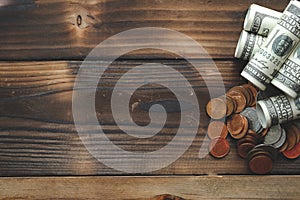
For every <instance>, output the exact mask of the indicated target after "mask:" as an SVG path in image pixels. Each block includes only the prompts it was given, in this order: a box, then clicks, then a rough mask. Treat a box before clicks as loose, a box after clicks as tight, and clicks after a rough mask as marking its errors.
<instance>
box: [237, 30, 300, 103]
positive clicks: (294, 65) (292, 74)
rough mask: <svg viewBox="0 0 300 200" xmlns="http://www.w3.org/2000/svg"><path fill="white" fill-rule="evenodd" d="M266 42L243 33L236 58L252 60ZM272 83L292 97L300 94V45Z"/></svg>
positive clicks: (263, 39) (264, 38)
mask: <svg viewBox="0 0 300 200" xmlns="http://www.w3.org/2000/svg"><path fill="white" fill-rule="evenodd" d="M265 40H266V37H263V36H260V35H255V34H253V33H249V32H246V31H242V33H241V36H240V39H239V41H238V44H237V47H236V51H235V57H236V58H239V59H243V60H250V59H251V58H252V57H253V56H254V55H255V53H256V52H257V51H258V50H259V49H260V48H261V45H262V43H263V42H264V41H265ZM271 83H272V84H273V85H274V86H276V87H277V88H278V89H279V90H281V91H283V92H284V93H286V94H287V95H289V96H290V97H293V98H296V97H297V94H298V93H300V43H298V45H297V47H296V48H295V49H294V50H293V52H292V53H291V54H290V56H289V57H288V59H287V60H286V61H285V62H284V63H283V65H282V67H281V68H280V69H279V71H278V73H277V74H276V75H275V77H274V79H273V80H272V81H271Z"/></svg>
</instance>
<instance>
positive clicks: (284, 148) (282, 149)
mask: <svg viewBox="0 0 300 200" xmlns="http://www.w3.org/2000/svg"><path fill="white" fill-rule="evenodd" d="M288 145H289V143H288V142H287V140H285V143H284V144H283V145H282V146H281V147H280V149H279V151H280V152H283V151H285V150H286V149H287V147H288Z"/></svg>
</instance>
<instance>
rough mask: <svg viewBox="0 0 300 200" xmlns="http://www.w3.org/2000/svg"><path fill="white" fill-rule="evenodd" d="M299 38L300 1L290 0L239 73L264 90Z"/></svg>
mask: <svg viewBox="0 0 300 200" xmlns="http://www.w3.org/2000/svg"><path fill="white" fill-rule="evenodd" d="M299 38H300V2H298V1H290V3H289V5H288V6H287V7H286V9H285V10H284V12H283V14H282V17H281V18H280V20H279V21H278V23H277V24H276V26H275V27H274V29H273V30H272V31H271V32H270V34H269V36H268V37H267V39H266V41H265V42H264V43H263V45H262V48H260V49H259V51H258V52H257V53H256V54H255V55H254V57H253V58H252V59H251V60H250V61H249V63H248V64H247V65H246V67H245V68H244V70H243V71H242V73H241V75H242V76H243V77H244V78H246V79H248V80H249V81H250V82H252V83H253V84H254V85H256V86H257V87H258V88H259V89H261V90H265V89H266V85H267V84H269V83H270V82H271V80H272V79H273V77H274V76H275V75H276V73H277V72H278V70H279V69H280V67H281V66H282V65H283V63H284V62H285V60H286V59H287V58H288V56H289V55H290V53H291V52H292V50H293V49H294V48H295V46H296V45H297V43H298V42H299Z"/></svg>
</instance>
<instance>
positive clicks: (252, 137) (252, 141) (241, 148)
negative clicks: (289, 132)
mask: <svg viewBox="0 0 300 200" xmlns="http://www.w3.org/2000/svg"><path fill="white" fill-rule="evenodd" d="M263 140H264V139H263V137H262V136H261V135H258V134H256V133H255V132H254V131H252V130H248V132H247V134H246V136H245V137H244V138H242V139H240V140H238V142H237V149H238V154H239V155H240V156H241V157H242V158H246V157H247V155H248V153H249V151H251V150H252V149H253V148H254V147H255V146H256V145H258V144H260V143H262V141H263Z"/></svg>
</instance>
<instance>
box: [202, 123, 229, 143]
mask: <svg viewBox="0 0 300 200" xmlns="http://www.w3.org/2000/svg"><path fill="white" fill-rule="evenodd" d="M207 135H208V137H209V138H210V139H214V138H216V137H221V138H226V137H227V135H228V130H227V127H226V125H225V123H224V122H221V121H212V122H210V123H209V125H208V128H207Z"/></svg>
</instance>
